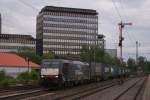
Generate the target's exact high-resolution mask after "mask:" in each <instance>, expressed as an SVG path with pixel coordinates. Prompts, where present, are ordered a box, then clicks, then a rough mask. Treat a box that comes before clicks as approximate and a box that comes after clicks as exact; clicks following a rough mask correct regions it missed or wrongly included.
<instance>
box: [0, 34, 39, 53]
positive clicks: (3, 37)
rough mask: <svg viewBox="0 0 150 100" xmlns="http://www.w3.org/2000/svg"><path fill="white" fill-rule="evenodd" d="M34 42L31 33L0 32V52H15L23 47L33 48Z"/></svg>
mask: <svg viewBox="0 0 150 100" xmlns="http://www.w3.org/2000/svg"><path fill="white" fill-rule="evenodd" d="M35 42H36V40H35V39H34V38H33V37H32V36H31V35H20V34H0V52H17V51H18V50H21V49H23V48H33V49H35Z"/></svg>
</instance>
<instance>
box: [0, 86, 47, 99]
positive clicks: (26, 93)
mask: <svg viewBox="0 0 150 100" xmlns="http://www.w3.org/2000/svg"><path fill="white" fill-rule="evenodd" d="M48 90H49V89H43V88H41V89H31V90H22V91H20V92H19V91H18V92H16V93H12V94H10V93H9V94H5V95H1V96H0V100H20V99H24V98H27V97H30V96H36V95H41V94H44V93H48V92H47V91H48Z"/></svg>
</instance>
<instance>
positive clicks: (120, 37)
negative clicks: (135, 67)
mask: <svg viewBox="0 0 150 100" xmlns="http://www.w3.org/2000/svg"><path fill="white" fill-rule="evenodd" d="M118 25H119V33H120V34H119V44H118V45H119V47H120V61H121V63H122V61H123V58H122V41H123V40H124V37H123V36H122V30H123V28H124V27H125V26H126V25H132V23H123V22H122V21H121V22H120V23H119V24H118Z"/></svg>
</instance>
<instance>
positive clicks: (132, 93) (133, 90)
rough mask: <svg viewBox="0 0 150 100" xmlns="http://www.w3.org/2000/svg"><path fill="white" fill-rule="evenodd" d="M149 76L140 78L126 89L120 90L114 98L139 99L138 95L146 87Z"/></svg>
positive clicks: (122, 99)
mask: <svg viewBox="0 0 150 100" xmlns="http://www.w3.org/2000/svg"><path fill="white" fill-rule="evenodd" d="M146 80H147V78H146V77H145V78H144V79H140V80H138V81H136V82H135V83H134V84H132V85H131V86H130V87H128V88H127V89H126V90H124V91H122V92H120V94H118V96H116V97H115V98H114V99H113V100H137V97H138V95H139V93H140V91H141V89H142V88H143V87H144V84H145V82H146Z"/></svg>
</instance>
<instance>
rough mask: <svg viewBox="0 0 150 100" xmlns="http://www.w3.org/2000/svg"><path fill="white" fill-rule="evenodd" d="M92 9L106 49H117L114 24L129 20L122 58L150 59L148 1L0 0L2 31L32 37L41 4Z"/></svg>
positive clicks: (149, 2) (117, 29)
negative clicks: (96, 16)
mask: <svg viewBox="0 0 150 100" xmlns="http://www.w3.org/2000/svg"><path fill="white" fill-rule="evenodd" d="M48 5H49V6H61V7H73V8H85V9H94V10H97V12H98V13H99V15H98V17H99V30H98V31H99V34H103V35H105V40H106V48H109V49H116V48H117V50H118V57H119V48H118V38H119V28H118V23H119V22H120V21H121V20H122V22H124V23H128V22H131V23H132V24H133V25H132V26H125V28H124V29H123V37H124V38H125V40H124V41H123V58H124V59H125V60H127V59H128V58H129V57H132V58H135V50H136V49H135V47H136V45H135V42H136V41H138V42H139V56H145V57H147V59H148V60H150V46H149V45H150V39H149V38H150V34H149V33H150V8H149V7H150V0H0V13H1V15H2V32H3V33H10V34H29V35H32V36H33V37H35V36H36V16H37V15H38V13H39V11H40V10H41V8H43V7H44V6H48Z"/></svg>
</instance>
